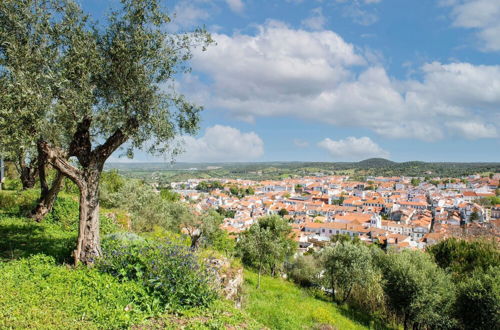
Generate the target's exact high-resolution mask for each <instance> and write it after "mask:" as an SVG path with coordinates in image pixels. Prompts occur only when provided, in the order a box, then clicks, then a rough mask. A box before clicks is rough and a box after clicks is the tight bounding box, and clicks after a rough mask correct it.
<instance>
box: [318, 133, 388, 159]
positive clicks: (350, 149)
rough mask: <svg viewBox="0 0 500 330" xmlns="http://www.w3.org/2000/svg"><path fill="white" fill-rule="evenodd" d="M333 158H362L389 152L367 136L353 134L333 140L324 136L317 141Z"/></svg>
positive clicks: (385, 154) (383, 155)
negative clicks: (358, 136) (321, 139)
mask: <svg viewBox="0 0 500 330" xmlns="http://www.w3.org/2000/svg"><path fill="white" fill-rule="evenodd" d="M318 146H319V147H320V148H323V149H325V150H326V151H328V153H329V154H330V155H331V156H332V157H333V158H334V159H335V160H362V159H366V158H371V157H388V156H389V153H388V152H387V151H385V150H384V149H382V148H381V147H380V146H379V145H378V144H376V143H375V142H373V141H372V139H370V138H369V137H367V136H363V137H360V138H356V137H353V136H350V137H347V138H345V139H342V140H338V141H334V140H332V139H330V138H326V139H324V140H323V141H320V142H319V143H318Z"/></svg>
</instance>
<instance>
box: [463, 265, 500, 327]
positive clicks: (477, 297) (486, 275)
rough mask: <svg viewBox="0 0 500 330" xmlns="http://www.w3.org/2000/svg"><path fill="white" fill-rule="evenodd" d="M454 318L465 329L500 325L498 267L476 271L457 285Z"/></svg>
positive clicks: (499, 274)
mask: <svg viewBox="0 0 500 330" xmlns="http://www.w3.org/2000/svg"><path fill="white" fill-rule="evenodd" d="M456 316H457V318H458V319H459V320H460V321H461V322H462V325H463V326H464V328H465V329H497V328H498V326H499V325H500V267H498V266H497V267H491V268H490V269H488V270H486V271H483V270H477V271H475V272H474V273H473V274H472V276H470V277H468V278H467V279H465V280H464V281H463V282H462V283H460V284H459V285H458V295H457V303H456Z"/></svg>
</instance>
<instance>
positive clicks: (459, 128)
mask: <svg viewBox="0 0 500 330" xmlns="http://www.w3.org/2000/svg"><path fill="white" fill-rule="evenodd" d="M446 125H447V126H448V127H449V128H450V129H451V130H452V131H454V132H456V133H457V134H458V135H460V136H464V137H465V138H467V139H469V140H475V139H481V138H496V137H498V133H497V129H496V128H495V126H493V125H487V124H484V123H481V122H474V121H472V122H459V121H456V122H450V123H447V124H446Z"/></svg>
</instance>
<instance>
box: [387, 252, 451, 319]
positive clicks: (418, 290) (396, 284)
mask: <svg viewBox="0 0 500 330" xmlns="http://www.w3.org/2000/svg"><path fill="white" fill-rule="evenodd" d="M379 261H380V267H381V269H382V273H383V278H384V281H383V286H384V292H385V294H386V296H387V302H388V307H389V308H390V310H392V311H393V312H394V313H395V314H396V315H397V316H398V317H399V318H400V320H401V321H402V322H403V325H404V328H405V329H411V328H414V329H415V328H417V329H419V328H436V329H449V328H454V327H455V326H456V322H455V320H454V319H453V317H452V315H453V304H454V301H455V288H454V286H453V282H452V280H451V277H450V276H449V275H448V274H446V273H445V271H444V270H442V269H441V268H439V267H438V266H437V265H436V264H435V263H434V262H433V260H432V258H431V257H430V256H429V255H428V254H427V253H423V252H420V251H409V250H405V251H402V252H391V253H389V254H387V255H386V256H385V257H383V258H381V259H380V260H379Z"/></svg>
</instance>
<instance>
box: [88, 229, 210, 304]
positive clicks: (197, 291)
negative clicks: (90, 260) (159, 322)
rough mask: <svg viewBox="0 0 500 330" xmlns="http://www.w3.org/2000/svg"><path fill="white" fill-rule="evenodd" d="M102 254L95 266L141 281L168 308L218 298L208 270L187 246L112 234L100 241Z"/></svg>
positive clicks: (125, 277) (119, 275)
mask: <svg viewBox="0 0 500 330" xmlns="http://www.w3.org/2000/svg"><path fill="white" fill-rule="evenodd" d="M103 254H104V256H103V258H102V259H101V260H100V261H99V262H98V263H97V267H98V269H100V270H101V271H103V272H105V273H109V274H111V275H113V276H115V277H117V278H118V279H120V280H122V281H127V280H134V281H137V282H139V283H141V284H142V285H143V286H144V287H145V288H146V289H147V290H148V292H149V293H150V294H151V295H152V296H153V297H155V298H156V299H157V300H158V301H159V302H160V303H161V304H162V306H164V308H166V309H168V310H176V309H181V308H186V307H198V306H200V307H204V306H208V305H209V304H210V303H212V302H213V301H214V300H215V299H216V298H217V294H216V292H215V290H214V288H212V286H211V285H210V279H211V278H210V276H209V272H208V270H207V269H205V268H204V267H203V266H202V265H200V263H199V262H198V259H197V257H196V255H194V254H193V253H192V252H191V251H190V250H189V249H188V248H187V247H186V246H183V245H179V244H174V243H171V242H169V241H166V242H164V243H158V242H155V241H147V240H144V239H142V238H140V237H139V236H137V235H134V234H122V235H111V236H109V237H107V238H106V239H104V241H103Z"/></svg>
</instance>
